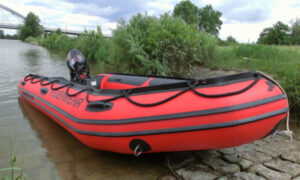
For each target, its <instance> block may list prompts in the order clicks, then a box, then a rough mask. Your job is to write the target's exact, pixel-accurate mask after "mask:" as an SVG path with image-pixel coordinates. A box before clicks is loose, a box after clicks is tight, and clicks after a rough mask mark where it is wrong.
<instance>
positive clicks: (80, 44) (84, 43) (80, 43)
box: [37, 28, 107, 62]
mask: <svg viewBox="0 0 300 180" xmlns="http://www.w3.org/2000/svg"><path fill="white" fill-rule="evenodd" d="M37 41H38V42H39V44H40V45H41V46H44V47H47V48H49V49H52V50H56V51H59V52H61V53H63V54H65V55H66V54H67V53H68V52H69V51H70V50H71V49H78V50H79V51H81V52H82V53H83V55H84V56H85V57H86V58H87V59H89V60H90V61H92V62H96V61H97V60H98V61H103V59H104V58H106V56H107V45H106V40H105V38H104V37H103V35H102V33H101V30H100V28H98V29H97V31H85V32H84V33H83V34H81V35H80V36H79V37H77V38H73V37H69V36H67V35H65V34H62V33H58V34H57V32H52V33H50V34H49V35H47V36H45V38H44V39H38V40H37Z"/></svg>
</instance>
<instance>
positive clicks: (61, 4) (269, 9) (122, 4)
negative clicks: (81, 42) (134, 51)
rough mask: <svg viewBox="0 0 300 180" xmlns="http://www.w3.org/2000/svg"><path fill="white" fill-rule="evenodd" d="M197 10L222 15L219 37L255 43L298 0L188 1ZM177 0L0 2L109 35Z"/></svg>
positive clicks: (49, 21) (3, 17) (0, 16)
mask: <svg viewBox="0 0 300 180" xmlns="http://www.w3.org/2000/svg"><path fill="white" fill-rule="evenodd" d="M191 1H192V2H193V3H194V4H195V5H197V6H198V7H203V6H205V5H207V4H211V5H212V6H213V8H214V9H216V10H219V11H221V12H222V17H221V19H222V21H223V25H222V27H221V31H220V37H221V38H222V39H226V37H227V36H229V35H231V36H233V37H234V38H236V39H237V40H238V41H240V42H255V41H256V40H257V38H258V36H259V34H260V32H261V31H262V30H263V29H264V28H265V27H270V26H272V25H273V24H275V23H276V22H277V21H283V22H284V23H289V22H290V20H291V19H295V18H297V17H299V18H300V0H191ZM178 2H180V0H123V1H120V0H118V1H115V0H0V4H2V5H5V6H7V7H9V8H11V9H14V10H15V11H17V12H19V13H21V14H23V15H24V16H25V15H26V14H27V13H28V12H30V11H32V12H34V13H35V14H36V15H38V16H39V17H40V19H41V23H42V25H44V26H47V27H54V28H58V27H60V28H61V29H65V28H67V29H72V30H83V29H85V28H86V29H95V28H96V27H97V25H101V27H102V31H103V33H106V34H111V29H114V28H115V27H116V23H117V21H118V19H119V18H123V19H125V20H126V21H128V20H129V19H130V17H131V16H132V15H134V14H136V13H138V12H142V13H143V12H147V13H148V14H149V15H159V14H162V13H165V12H172V10H173V8H174V6H175V5H176V4H177V3H178ZM6 21H10V22H11V23H17V22H18V21H19V20H18V19H17V18H14V17H11V16H10V15H8V13H7V12H5V11H3V10H0V23H1V22H6Z"/></svg>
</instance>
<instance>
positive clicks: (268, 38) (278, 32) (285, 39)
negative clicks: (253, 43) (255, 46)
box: [258, 21, 291, 45]
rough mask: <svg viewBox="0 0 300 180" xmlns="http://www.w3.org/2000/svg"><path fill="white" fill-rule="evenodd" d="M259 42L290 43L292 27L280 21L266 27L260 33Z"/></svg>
mask: <svg viewBox="0 0 300 180" xmlns="http://www.w3.org/2000/svg"><path fill="white" fill-rule="evenodd" d="M258 43H260V44H270V45H271V44H274V45H288V44H290V43H291V42H290V28H289V26H288V25H286V24H284V23H283V22H281V21H278V22H277V23H276V24H274V25H273V27H267V28H265V29H264V30H263V31H262V32H261V33H260V35H259V39H258Z"/></svg>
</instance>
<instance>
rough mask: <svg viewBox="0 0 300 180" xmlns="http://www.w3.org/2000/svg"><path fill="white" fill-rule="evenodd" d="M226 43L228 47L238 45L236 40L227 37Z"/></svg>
mask: <svg viewBox="0 0 300 180" xmlns="http://www.w3.org/2000/svg"><path fill="white" fill-rule="evenodd" d="M226 42H227V43H228V44H230V45H233V44H238V42H237V40H236V39H235V38H234V37H232V36H228V37H227V39H226Z"/></svg>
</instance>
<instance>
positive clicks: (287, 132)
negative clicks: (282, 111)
mask: <svg viewBox="0 0 300 180" xmlns="http://www.w3.org/2000/svg"><path fill="white" fill-rule="evenodd" d="M257 72H258V73H260V74H262V75H263V76H266V77H267V78H269V79H271V80H272V81H273V82H274V83H275V84H276V85H277V86H278V87H279V88H280V90H281V91H282V92H283V94H284V95H286V96H287V94H286V92H285V90H284V89H283V87H282V86H281V85H280V84H279V83H278V82H277V81H275V80H274V79H273V78H271V77H270V76H268V75H266V74H265V73H263V72H261V71H257ZM287 104H288V105H289V99H288V96H287ZM277 134H283V135H287V136H289V137H290V140H291V141H292V140H293V131H291V130H290V110H288V112H287V114H286V130H285V131H279V132H275V134H274V135H277Z"/></svg>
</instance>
